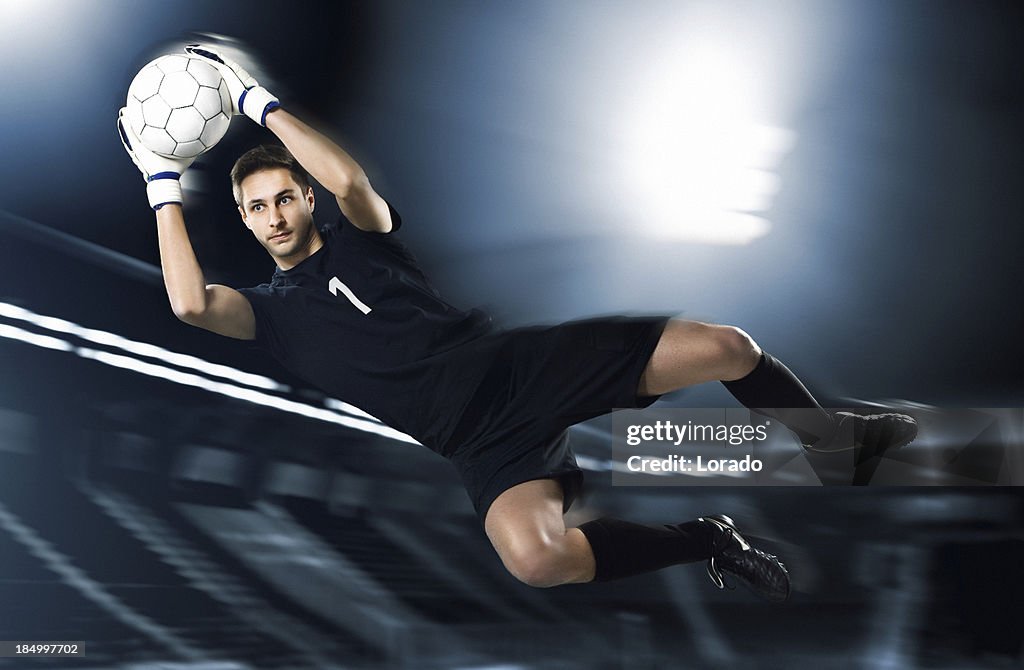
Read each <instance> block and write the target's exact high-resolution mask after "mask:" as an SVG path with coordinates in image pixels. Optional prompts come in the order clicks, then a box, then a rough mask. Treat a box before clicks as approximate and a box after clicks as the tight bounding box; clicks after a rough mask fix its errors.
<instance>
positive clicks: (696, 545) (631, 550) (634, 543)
mask: <svg viewBox="0 0 1024 670" xmlns="http://www.w3.org/2000/svg"><path fill="white" fill-rule="evenodd" d="M579 529H580V530H581V531H583V534H584V535H585V536H586V538H587V542H589V543H590V549H591V550H592V551H593V552H594V562H595V564H596V571H595V573H594V581H595V582H607V581H609V580H612V579H621V578H623V577H632V576H633V575H639V574H641V573H644V572H651V571H653V570H660V569H662V568H665V567H668V566H670V565H677V564H679V563H693V562H694V561H702V560H706V559H708V558H711V543H712V540H713V538H714V536H715V535H714V534H715V529H714V528H713V527H711V525H710V524H708V523H705V522H703V521H687V522H686V523H680V524H672V525H664V526H644V525H642V524H638V523H631V522H629V521H622V520H621V519H609V518H603V519H594V520H593V521H588V522H586V523H584V524H581V525H580V527H579Z"/></svg>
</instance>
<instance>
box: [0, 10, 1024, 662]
mask: <svg viewBox="0 0 1024 670" xmlns="http://www.w3.org/2000/svg"><path fill="white" fill-rule="evenodd" d="M1022 18H1024V12H1022V10H1021V9H1020V8H1019V7H1018V5H1017V3H1011V2H978V3H967V2H929V3H924V2H910V1H900V2H881V1H868V2H852V1H850V2H810V1H795V0H783V1H781V2H756V1H753V0H750V1H745V2H740V1H734V2H714V3H711V2H683V1H679V2H648V1H644V2H637V3H618V2H601V1H594V2H586V3H582V2H578V3H570V2H554V1H544V2H541V1H539V0H532V1H526V2H518V3H499V2H487V3H483V2H430V3H407V2H406V3H403V2H372V3H371V2H355V3H343V2H307V3H294V2H283V1H282V2H277V1H267V0H261V1H259V2H246V3H242V2H218V3H206V2H198V1H197V2H176V3H173V4H170V3H164V4H156V3H135V2H128V1H123V2H118V1H113V0H108V1H103V2H100V1H99V0H91V1H85V0H79V1H75V0H64V1H51V2H43V3H38V2H23V1H20V0H6V1H5V2H4V3H3V4H2V5H0V57H2V59H3V63H4V67H3V68H2V69H0V87H2V90H3V91H4V105H3V106H2V107H0V143H2V147H3V148H4V153H5V155H6V157H7V160H5V161H3V162H2V163H0V230H2V231H3V233H4V241H5V243H4V244H3V245H0V278H2V284H0V382H2V383H0V640H47V639H48V640H80V641H83V643H84V644H85V647H86V654H87V655H86V657H85V658H83V659H51V660H45V661H43V660H37V661H32V665H33V667H95V668H100V667H118V668H156V667H161V668H166V667H181V668H279V667H280V668H284V667H289V668H292V667H310V668H313V667H317V668H329V667H336V668H377V667H381V668H384V667H399V668H456V667H458V668H493V667H501V668H520V667H521V668H547V667H552V668H555V667H557V668H564V667H579V668H595V667H601V668H605V667H607V668H620V667H621V668H625V667H629V668H634V667H636V668H643V667H684V666H685V667H698V668H702V667H720V666H722V665H725V664H729V665H732V666H734V667H752V668H753V667H803V666H809V665H815V666H821V667H851V668H852V667H858V668H859V667H868V668H875V667H891V668H896V667H936V668H947V667H949V668H954V667H956V668H961V667H1011V666H1015V665H1017V664H1019V663H1020V662H1021V660H1022V639H1024V633H1022V631H1024V615H1022V612H1021V604H1020V603H1021V602H1024V586H1022V585H1021V584H1022V582H1021V580H1020V579H1019V574H1018V573H1019V566H1020V565H1021V564H1022V560H1024V530H1022V529H1024V518H1022V517H1024V505H1022V496H1021V494H1020V493H1019V491H1020V489H1019V488H1017V487H1013V486H1000V485H1001V484H1003V485H1005V484H1007V483H1012V482H1019V481H1021V479H1020V475H1021V473H1022V472H1024V466H1022V459H1021V452H1020V442H1021V434H1022V430H1024V426H1022V421H1021V413H1020V407H1021V406H1022V404H1024V383H1022V382H1024V358H1022V357H1021V356H1020V345H1019V341H1020V333H1021V332H1022V326H1024V311H1022V310H1021V309H1020V300H1019V297H1018V296H1019V294H1020V289H1021V288H1022V287H1024V271H1022V269H1021V265H1020V263H1019V262H1018V255H1019V248H1020V245H1021V242H1022V241H1024V232H1022V228H1021V225H1020V223H1021V221H1022V216H1021V209H1022V204H1021V193H1024V183H1022V182H1024V165H1022V161H1024V159H1022V157H1021V152H1020V150H1019V147H1021V146H1024V143H1022V141H1021V140H1022V139H1024V138H1022V134H1024V132H1022V126H1021V124H1020V119H1021V118H1022V111H1024V53H1022V47H1021V42H1020V34H1021V28H1022V27H1024V22H1022ZM197 37H198V38H199V39H206V40H214V41H217V42H218V43H219V44H222V45H224V46H226V47H228V48H231V49H234V50H237V53H239V54H241V55H243V56H244V60H245V63H246V65H247V66H250V70H251V71H252V72H253V73H254V74H257V76H258V78H259V80H260V82H261V83H263V84H265V85H266V86H267V87H268V88H270V90H271V91H273V92H274V93H276V94H277V95H278V96H279V97H280V98H281V99H282V102H283V103H284V105H285V106H287V107H288V108H289V109H291V110H293V111H294V112H296V113H297V114H299V115H300V116H301V117H303V118H304V119H306V120H308V121H309V122H311V123H313V124H314V125H317V126H319V127H321V128H323V129H324V130H325V132H327V133H328V134H330V135H331V136H332V137H335V138H336V139H337V140H338V141H339V142H340V143H341V144H342V145H343V146H344V147H346V148H347V149H348V150H349V151H350V152H351V153H352V154H353V155H354V156H355V157H356V158H357V159H358V160H359V161H360V163H361V164H363V166H364V167H365V168H366V170H367V172H368V174H369V176H370V179H371V180H372V182H373V184H374V186H375V188H376V189H377V190H378V191H379V192H380V193H381V194H382V195H384V196H385V197H387V198H388V199H389V200H390V201H391V202H392V204H393V205H394V206H395V207H396V209H398V211H399V212H401V213H402V216H403V221H404V224H403V228H402V231H401V233H400V235H401V237H402V240H403V241H404V242H405V243H406V244H407V245H408V246H409V247H410V248H411V249H412V250H413V251H414V252H415V253H416V255H417V257H418V258H419V260H420V262H421V264H422V265H423V267H424V268H425V269H426V270H427V272H428V274H429V276H430V277H431V278H432V280H433V281H434V283H435V284H436V285H437V286H438V288H439V289H440V290H441V293H442V294H443V295H445V296H446V297H447V298H448V299H449V300H450V301H451V302H453V303H455V304H457V305H461V306H464V307H470V306H480V307H482V308H484V309H486V310H487V311H488V312H490V313H491V314H492V315H493V316H494V317H495V319H496V321H498V322H499V323H500V324H501V325H503V326H506V327H513V326H518V325H525V324H533V323H555V322H559V321H565V320H569V319H572V318H578V317H585V316H593V315H599V314H611V313H631V314H633V313H637V314H638V313H665V314H683V315H684V316H687V317H689V318H698V319H704V320H709V321H715V322H722V323H732V324H735V325H738V326H740V327H742V328H743V329H744V330H746V331H747V332H749V333H750V334H751V335H753V337H754V338H755V339H756V340H757V341H758V342H759V343H760V344H761V345H762V346H763V347H764V348H765V349H766V350H768V351H771V352H772V353H774V354H775V355H776V356H778V357H779V358H781V359H782V360H784V361H786V362H787V364H788V365H789V366H790V367H792V368H793V369H794V370H795V371H796V372H797V374H799V375H800V376H801V378H802V379H803V380H804V381H805V382H806V383H807V384H808V385H809V386H810V387H811V388H812V389H813V390H814V391H815V392H816V393H818V394H819V396H820V397H821V398H822V400H823V402H824V403H825V404H829V405H832V406H847V405H857V406H862V407H870V406H873V405H885V406H890V407H893V406H898V407H903V408H908V409H909V410H911V411H913V412H915V413H916V414H917V415H918V416H919V418H920V419H921V420H922V424H923V425H926V424H925V419H926V418H927V417H929V416H948V415H949V412H958V413H959V414H957V416H961V417H967V418H966V419H964V420H963V421H960V422H959V423H957V425H958V426H961V427H963V426H964V425H970V426H972V428H970V429H963V430H961V431H960V432H958V433H956V434H955V435H952V434H950V435H946V434H943V435H931V436H930V439H929V440H923V441H919V443H915V444H914V445H911V446H910V447H908V448H907V449H905V450H901V452H899V454H898V455H892V456H890V457H887V458H886V459H883V460H884V461H885V462H882V463H874V464H872V472H871V473H869V474H870V476H868V477H867V478H866V479H864V478H862V479H861V480H860V481H858V483H868V482H870V483H873V484H876V485H875V486H856V487H853V486H828V487H820V486H794V487H777V486H775V487H749V486H748V487H728V486H714V487H699V488H698V487H694V488H681V487H659V488H657V489H652V488H647V487H643V488H641V487H624V486H615V487H612V486H611V477H610V474H609V469H610V468H611V467H612V466H613V464H612V463H610V462H609V460H608V459H609V456H610V449H609V439H610V437H609V435H610V422H609V421H608V420H607V419H599V420H595V421H594V422H590V423H588V424H585V425H582V426H579V427H578V428H576V429H574V432H573V443H574V448H575V449H576V451H577V453H578V454H580V456H581V458H580V461H581V465H583V467H584V468H585V469H586V470H588V472H587V481H588V486H587V490H586V493H585V496H584V498H583V499H582V500H580V501H578V502H577V505H576V508H575V511H574V513H573V514H574V515H575V516H572V517H570V520H573V519H582V518H586V517H587V516H595V515H599V514H614V515H618V516H624V517H627V518H630V519H633V520H637V521H644V522H650V523H665V522H675V521H680V520H684V519H688V518H692V517H694V516H697V515H700V514H706V513H717V512H722V511H725V512H727V513H729V514H730V515H731V516H733V517H734V518H736V519H737V521H738V523H741V528H744V529H746V528H750V529H751V533H750V534H751V535H753V536H756V537H758V538H759V539H760V541H761V542H762V543H763V544H764V545H765V546H766V547H767V548H769V549H770V550H771V551H773V553H777V554H779V555H780V556H781V557H782V558H783V560H784V561H785V562H786V564H787V565H788V566H790V567H791V571H792V573H793V575H794V586H795V589H796V592H795V594H794V597H793V598H792V600H791V602H789V603H787V604H786V605H784V606H781V607H779V606H769V605H766V604H762V603H760V602H756V601H754V600H753V598H752V597H750V596H749V594H747V593H745V592H743V591H741V590H738V591H735V592H731V591H726V592H719V591H716V590H714V589H713V587H712V586H711V585H710V584H709V583H708V582H707V581H706V577H705V576H704V574H703V566H683V567H679V568H674V569H672V570H668V571H663V572H661V573H658V574H653V575H646V576H642V577H637V578H633V579H631V580H627V581H622V582H616V583H609V584H602V585H579V586H566V587H558V588H555V589H550V590H534V589H530V588H528V587H525V586H523V585H520V584H518V583H517V582H515V580H514V579H513V578H512V577H511V576H509V575H507V574H506V573H505V572H504V570H503V569H502V567H501V564H500V562H499V560H498V558H497V556H496V555H495V554H494V552H493V550H492V549H491V548H490V546H489V544H488V542H487V540H486V537H485V536H484V535H483V533H482V531H481V529H480V528H479V524H478V523H477V521H476V519H475V516H474V515H473V512H472V508H471V506H470V504H469V501H468V499H467V498H466V496H465V493H464V492H463V490H462V488H461V486H460V485H459V482H458V480H457V478H456V476H455V474H454V472H453V471H452V470H451V468H450V466H449V465H448V464H447V463H445V462H444V461H443V460H441V459H440V458H438V457H437V456H435V455H434V454H431V453H430V452H428V451H427V450H425V449H422V448H420V447H418V446H416V445H413V444H410V443H409V439H408V438H406V437H405V436H402V435H400V434H396V433H395V432H394V431H392V430H390V429H388V428H387V427H386V426H383V425H381V424H380V423H379V422H377V421H376V420H374V419H373V418H372V417H368V416H366V415H364V414H362V413H361V412H360V411H359V410H358V408H355V407H352V406H351V405H348V404H346V403H344V402H341V400H340V399H334V398H325V397H324V396H323V394H321V393H319V392H318V391H316V390H315V389H310V388H308V387H306V386H305V385H304V384H303V383H302V382H301V381H299V380H297V379H295V378H293V377H291V376H289V375H288V374H287V373H285V372H284V371H283V370H281V368H279V367H278V366H277V365H276V364H275V363H274V362H273V361H272V360H270V359H269V358H268V357H267V356H266V355H264V354H263V353H261V352H259V351H258V350H257V349H255V347H253V346H250V345H249V344H247V343H238V342H234V341H229V340H226V339H222V338H219V337H217V336H215V335H212V334H208V333H205V332H202V331H199V330H197V329H193V328H189V327H187V326H185V325H184V324H182V323H180V322H179V321H177V320H176V319H175V318H174V316H173V314H172V313H171V311H170V309H169V306H168V304H167V299H166V295H165V294H164V292H163V287H162V282H161V279H160V275H159V269H158V267H157V264H158V260H159V259H158V253H157V244H156V230H155V226H154V224H153V217H152V214H151V212H150V211H149V209H148V207H147V205H146V196H145V190H144V185H143V183H142V181H141V179H140V175H139V173H138V171H137V170H136V168H135V167H134V166H133V165H132V164H131V162H130V160H129V159H128V158H127V156H125V154H124V151H123V149H122V148H121V146H120V143H119V141H118V138H117V134H116V131H115V129H114V121H115V117H116V113H117V109H118V108H119V107H121V106H122V105H123V104H124V96H125V92H126V90H127V86H128V84H129V82H130V81H131V79H132V77H133V76H134V74H135V73H136V72H137V71H138V69H139V68H140V67H141V66H142V65H143V64H145V63H146V62H148V61H149V60H151V59H152V58H154V57H155V56H157V55H160V54H162V53H168V52H174V51H177V50H179V49H180V47H181V45H182V44H184V43H186V42H188V41H192V40H194V39H196V38H197ZM270 139H271V136H270V135H269V133H267V131H264V130H262V129H259V128H257V127H256V126H255V125H253V124H251V123H248V122H247V121H246V120H245V119H237V120H236V121H235V122H234V123H233V124H232V127H231V129H230V130H229V132H228V135H227V137H226V138H225V139H224V140H223V141H222V142H221V143H220V144H219V145H218V146H217V147H216V148H214V149H213V150H212V151H211V152H209V153H208V154H206V155H204V156H203V157H202V158H201V160H200V162H199V163H198V164H197V165H196V166H194V167H193V168H192V169H191V170H190V172H189V174H188V176H187V180H186V182H185V185H186V188H187V194H186V199H187V202H186V217H187V220H188V223H189V230H190V234H191V235H192V239H193V243H194V245H195V247H196V250H197V254H198V256H199V258H200V262H201V263H202V265H203V268H204V271H205V272H206V275H207V279H208V280H210V281H211V282H220V283H226V284H228V285H232V286H250V285H255V284H258V283H261V282H263V281H266V280H267V279H268V278H269V276H270V275H271V273H272V271H273V264H272V262H271V260H270V259H269V258H268V257H267V256H266V254H265V253H264V251H263V249H262V248H261V247H260V246H259V244H258V243H257V242H256V241H255V240H254V239H252V238H251V236H250V233H249V232H248V231H247V230H246V229H245V228H244V226H243V225H242V224H241V221H240V220H239V218H238V216H237V212H236V211H235V209H234V204H233V202H232V200H231V194H230V185H229V180H228V176H227V175H228V170H229V169H230V166H231V164H232V163H233V161H234V159H235V158H236V157H237V156H238V155H239V154H241V153H242V152H243V151H245V150H246V149H248V148H250V147H251V146H254V145H256V144H259V143H261V142H266V141H270ZM319 195H320V198H319V200H318V203H319V206H318V210H317V211H318V217H320V221H321V222H322V223H326V222H327V221H329V220H330V219H331V218H333V217H334V216H336V215H337V212H336V210H332V208H333V207H334V205H333V202H332V199H331V198H329V197H327V196H326V194H324V193H322V192H320V193H319ZM732 402H733V401H732V400H731V398H730V396H728V394H727V393H726V392H725V391H724V389H722V388H721V387H720V385H709V386H708V387H707V388H704V387H701V388H698V389H692V390H688V391H686V392H683V393H677V394H673V395H671V396H666V397H665V398H664V399H663V400H661V401H659V405H660V406H662V407H681V406H687V407H690V406H708V407H716V406H718V407H721V406H730V405H731V403H732ZM659 405H656V407H657V406H659ZM970 408H1007V409H1004V410H1000V411H999V412H998V413H992V412H986V411H979V410H975V409H970ZM993 415H998V416H999V417H1000V420H999V421H998V422H993V421H989V420H988V417H991V416H993ZM958 421H959V420H958ZM965 422H966V423H965ZM1007 445H1009V446H1007ZM968 446H970V447H971V448H969V449H968V448H967V447H968ZM844 466H845V464H844V463H843V462H836V461H831V462H830V463H825V464H823V465H820V468H821V469H820V470H819V474H820V472H822V471H828V472H830V473H833V472H832V471H837V472H840V473H841V472H842V470H843V467H844ZM911 466H912V467H913V472H914V473H915V474H916V475H922V476H920V477H916V478H915V479H914V481H930V482H931V483H933V484H936V485H933V486H928V487H924V486H917V487H896V486H891V485H886V486H880V485H878V484H893V483H899V482H900V481H905V480H900V478H899V477H891V476H890V477H884V476H882V477H874V474H875V473H876V472H877V473H880V474H883V475H884V473H886V472H890V473H891V472H899V473H903V472H908V471H909V470H908V468H911ZM815 467H816V468H818V467H819V466H818V465H815ZM901 468H902V469H901ZM833 474H834V473H833ZM923 475H928V476H923ZM873 477H874V478H873ZM819 479H820V480H821V481H825V480H826V479H828V480H829V481H839V480H841V479H842V477H841V476H840V475H835V476H832V477H819ZM800 483H810V482H809V481H802V482H800ZM814 483H817V480H814ZM939 484H941V486H939ZM952 485H960V486H957V487H956V488H953V487H952ZM425 510H429V513H425ZM25 665H26V663H25V661H24V660H23V659H2V658H0V667H12V668H13V667H18V668H20V667H25Z"/></svg>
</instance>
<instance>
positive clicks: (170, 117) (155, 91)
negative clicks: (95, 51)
mask: <svg viewBox="0 0 1024 670" xmlns="http://www.w3.org/2000/svg"><path fill="white" fill-rule="evenodd" d="M126 116H127V118H128V123H129V124H131V127H132V130H134V131H135V133H136V134H137V135H138V136H139V138H140V139H141V140H142V143H143V144H144V145H146V148H147V149H149V150H150V151H152V152H153V153H157V154H160V155H161V156H166V157H168V158H191V157H193V156H198V155H199V154H201V153H203V152H204V151H207V150H208V149H210V148H211V147H213V145H215V144H217V142H219V141H220V138H222V137H224V133H226V132H227V131H228V123H229V122H230V121H231V96H230V95H229V94H228V85H227V83H226V82H225V81H224V79H223V78H222V77H221V76H220V72H218V71H217V68H215V67H213V66H212V65H210V64H209V63H207V62H206V61H205V60H203V59H202V58H199V57H198V56H192V55H190V54H174V55H170V56H161V57H160V58H157V59H156V60H154V61H151V62H150V63H148V64H147V65H146V66H145V67H144V68H142V69H141V70H139V73H138V74H137V75H135V79H133V80H132V83H131V85H130V86H129V87H128V106H127V111H126Z"/></svg>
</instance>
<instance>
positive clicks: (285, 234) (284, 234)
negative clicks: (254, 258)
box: [270, 230, 292, 240]
mask: <svg viewBox="0 0 1024 670" xmlns="http://www.w3.org/2000/svg"><path fill="white" fill-rule="evenodd" d="M291 234H292V231H290V230H286V231H284V232H281V233H278V234H277V235H271V236H270V239H272V240H283V239H284V238H286V237H288V236H289V235H291Z"/></svg>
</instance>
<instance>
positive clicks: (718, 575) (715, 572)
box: [707, 528, 736, 591]
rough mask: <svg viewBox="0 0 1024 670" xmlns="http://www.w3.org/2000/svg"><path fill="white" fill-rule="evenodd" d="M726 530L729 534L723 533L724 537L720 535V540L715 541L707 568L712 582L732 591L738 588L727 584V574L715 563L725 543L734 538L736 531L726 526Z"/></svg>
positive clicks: (720, 587)
mask: <svg viewBox="0 0 1024 670" xmlns="http://www.w3.org/2000/svg"><path fill="white" fill-rule="evenodd" d="M725 532H726V533H727V534H726V535H722V537H720V538H719V539H718V541H717V542H715V543H714V544H713V545H712V546H711V558H709V559H708V566H707V568H708V577H710V578H711V582H712V583H713V584H714V585H715V586H717V587H718V588H719V589H725V588H728V589H729V590H730V591H735V590H736V587H735V586H732V585H729V586H727V585H726V583H725V576H724V575H723V574H722V571H721V570H719V569H718V566H717V565H715V559H716V558H717V557H718V553H719V551H721V550H722V549H723V548H724V547H725V545H726V544H728V542H729V541H730V540H732V539H733V535H734V531H733V529H732V528H726V529H725Z"/></svg>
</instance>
